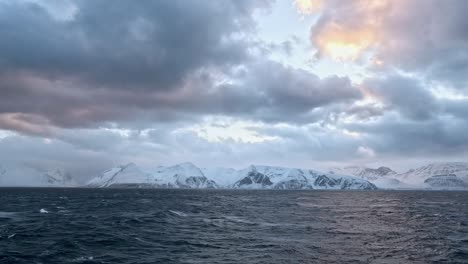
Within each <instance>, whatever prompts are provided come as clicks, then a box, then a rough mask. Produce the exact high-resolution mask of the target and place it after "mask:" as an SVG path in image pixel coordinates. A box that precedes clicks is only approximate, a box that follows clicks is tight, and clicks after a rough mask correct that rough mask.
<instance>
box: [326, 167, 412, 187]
mask: <svg viewBox="0 0 468 264" xmlns="http://www.w3.org/2000/svg"><path fill="white" fill-rule="evenodd" d="M330 172H331V173H337V174H345V175H352V176H356V177H359V178H361V179H364V180H368V181H370V182H372V183H373V184H375V185H376V186H377V187H378V188H382V189H400V188H410V187H409V186H408V185H407V184H404V183H402V182H401V181H400V180H398V179H396V178H395V176H396V175H397V173H396V172H395V171H393V170H392V169H390V168H388V167H383V166H382V167H379V168H377V169H374V168H367V167H360V166H348V167H344V168H332V169H330Z"/></svg>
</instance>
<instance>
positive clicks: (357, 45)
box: [313, 24, 375, 61]
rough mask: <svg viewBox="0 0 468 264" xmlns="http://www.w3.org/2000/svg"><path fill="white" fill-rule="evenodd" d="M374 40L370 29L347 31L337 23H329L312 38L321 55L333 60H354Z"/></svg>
mask: <svg viewBox="0 0 468 264" xmlns="http://www.w3.org/2000/svg"><path fill="white" fill-rule="evenodd" d="M374 40H375V34H374V31H373V30H372V29H368V28H362V29H358V30H354V31H349V30H348V29H345V28H343V27H341V26H340V25H338V24H329V25H328V26H327V27H325V28H324V29H322V31H321V32H319V34H317V35H316V36H315V38H313V42H314V43H315V45H316V46H317V47H318V49H319V51H320V53H321V55H326V56H329V57H331V58H332V59H335V60H342V61H344V60H346V61H347V60H351V61H353V60H356V59H358V58H359V56H360V55H361V54H362V52H363V51H365V50H366V49H367V48H368V47H370V46H371V45H372V43H373V41H374Z"/></svg>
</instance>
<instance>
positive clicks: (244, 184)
mask: <svg viewBox="0 0 468 264" xmlns="http://www.w3.org/2000/svg"><path fill="white" fill-rule="evenodd" d="M88 185H89V186H91V187H152V188H232V189H366V190H373V189H376V187H375V185H373V184H372V183H370V182H368V181H366V180H363V179H359V178H357V177H352V176H344V175H337V174H330V173H321V172H318V171H314V170H303V169H294V168H281V167H271V166H254V165H252V166H249V167H248V168H245V169H242V170H235V169H228V168H216V169H206V168H204V169H200V168H198V167H196V166H195V165H193V164H192V163H182V164H178V165H175V166H171V167H158V168H157V169H154V170H148V171H144V170H142V169H140V168H138V167H137V166H136V165H135V164H132V163H131V164H128V165H125V166H120V167H116V168H112V169H110V170H108V171H106V172H104V173H103V174H102V175H100V176H98V177H96V178H94V179H92V180H91V181H90V182H89V184H88Z"/></svg>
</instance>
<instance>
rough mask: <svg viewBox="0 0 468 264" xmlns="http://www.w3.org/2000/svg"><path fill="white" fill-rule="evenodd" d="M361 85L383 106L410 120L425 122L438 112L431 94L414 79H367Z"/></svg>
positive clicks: (391, 77)
mask: <svg viewBox="0 0 468 264" xmlns="http://www.w3.org/2000/svg"><path fill="white" fill-rule="evenodd" d="M362 85H363V87H364V89H367V90H368V91H369V92H370V93H371V94H373V95H374V96H376V97H377V98H378V99H380V100H381V101H382V102H383V103H384V104H386V105H387V106H389V107H390V108H393V109H395V110H397V111H399V112H400V113H402V114H403V115H404V116H406V117H408V118H410V119H420V120H426V119H430V118H432V117H434V115H436V114H437V113H438V112H440V111H439V105H438V104H437V102H436V99H435V98H434V97H433V95H432V94H431V92H430V91H429V90H428V89H427V87H425V86H424V85H423V84H422V83H421V82H420V81H418V80H416V79H414V78H408V77H402V76H398V75H390V76H386V77H382V78H372V79H367V80H365V81H364V82H363V84H362Z"/></svg>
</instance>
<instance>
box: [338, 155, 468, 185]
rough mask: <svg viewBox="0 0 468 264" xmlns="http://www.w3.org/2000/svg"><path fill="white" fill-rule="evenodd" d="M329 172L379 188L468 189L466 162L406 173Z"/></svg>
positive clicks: (369, 170) (363, 169) (354, 168)
mask: <svg viewBox="0 0 468 264" xmlns="http://www.w3.org/2000/svg"><path fill="white" fill-rule="evenodd" d="M330 172H331V173H340V174H345V175H353V176H356V177H359V178H362V179H365V180H368V181H370V182H371V183H373V184H375V185H376V186H377V187H378V188H382V189H468V162H445V163H431V164H428V165H426V166H422V167H419V168H417V169H412V170H409V171H408V172H405V173H396V172H395V171H393V170H391V169H390V168H387V167H380V168H377V169H372V168H366V167H358V166H349V167H344V168H333V169H331V170H330Z"/></svg>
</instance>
